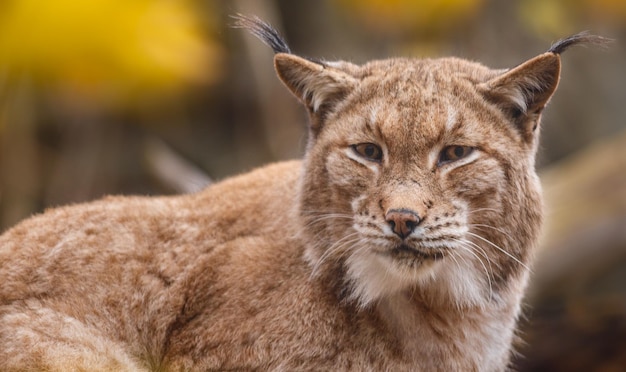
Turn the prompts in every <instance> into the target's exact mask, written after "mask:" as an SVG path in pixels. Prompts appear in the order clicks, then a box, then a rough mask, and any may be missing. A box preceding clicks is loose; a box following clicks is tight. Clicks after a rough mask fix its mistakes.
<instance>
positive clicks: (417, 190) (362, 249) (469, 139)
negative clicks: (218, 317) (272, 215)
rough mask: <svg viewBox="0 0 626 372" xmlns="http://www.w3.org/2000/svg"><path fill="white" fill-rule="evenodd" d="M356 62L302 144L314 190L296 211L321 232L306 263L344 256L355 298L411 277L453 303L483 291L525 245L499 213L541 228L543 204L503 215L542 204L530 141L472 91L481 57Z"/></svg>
mask: <svg viewBox="0 0 626 372" xmlns="http://www.w3.org/2000/svg"><path fill="white" fill-rule="evenodd" d="M362 71H363V72H361V74H362V75H363V76H365V77H364V78H362V79H361V80H360V81H359V83H358V85H357V86H356V87H355V88H354V90H353V91H351V92H349V93H347V95H346V97H345V98H344V99H343V100H342V101H341V102H340V103H338V104H337V108H336V110H335V111H334V112H332V113H329V114H328V117H327V119H326V120H325V121H324V123H323V125H322V127H321V128H320V130H319V132H318V133H316V134H315V133H314V136H315V138H314V140H313V143H312V145H311V148H310V149H309V151H310V156H309V158H308V161H307V175H306V177H307V181H306V182H305V185H307V184H308V183H309V182H312V183H313V184H314V185H313V186H312V187H310V188H309V187H307V186H305V188H306V191H305V192H304V195H309V194H310V195H314V197H315V198H317V200H318V201H317V202H313V201H312V200H311V201H309V200H308V199H307V198H306V197H305V198H304V199H303V205H302V212H303V214H304V215H305V216H307V219H308V221H309V226H310V227H311V228H312V230H314V231H315V234H314V235H315V236H316V240H317V241H319V240H320V237H327V238H326V239H325V242H324V244H323V246H324V247H323V248H322V249H320V250H319V251H316V252H311V254H310V257H311V261H312V263H313V265H315V266H316V267H318V268H319V267H321V266H323V265H325V264H327V263H328V262H336V261H340V262H343V265H344V266H345V269H346V271H347V276H348V278H349V281H350V285H351V286H352V292H351V297H353V298H354V299H356V300H358V301H360V302H361V304H362V305H367V304H368V303H370V302H372V301H375V300H377V299H380V298H381V297H384V296H389V295H392V294H394V293H397V292H399V291H402V290H411V291H415V290H417V289H416V288H421V289H425V288H428V289H429V291H428V293H430V294H431V295H432V294H434V293H435V292H436V294H437V295H436V297H437V298H439V299H446V301H451V302H453V303H455V304H457V305H458V304H477V303H482V302H483V301H490V300H491V297H492V296H493V287H494V286H496V285H498V283H497V282H498V281H499V280H501V279H502V278H503V277H505V276H507V275H517V273H520V272H522V271H524V270H525V268H524V266H525V263H524V262H527V261H528V250H529V249H530V248H531V247H529V246H528V245H527V242H517V241H511V239H510V238H509V236H512V235H515V234H517V230H518V229H519V228H520V226H516V225H515V224H514V223H511V224H509V223H503V222H507V221H508V219H510V218H511V217H513V218H515V219H516V220H517V221H523V223H524V225H525V228H528V229H530V230H532V231H533V234H536V230H537V229H538V224H539V216H538V215H537V213H538V212H534V215H532V216H522V215H521V214H520V215H518V216H511V215H509V216H505V214H506V213H510V211H511V210H512V209H516V208H512V205H511V202H512V201H515V202H516V203H521V204H522V205H524V206H525V207H527V208H529V209H531V210H533V211H539V210H540V209H541V205H540V203H541V202H540V197H539V192H540V190H539V186H538V183H537V182H536V177H535V175H534V172H533V161H534V155H533V154H534V147H535V146H534V141H530V142H526V140H525V139H524V138H523V136H522V135H520V133H519V132H518V131H517V129H516V128H515V124H514V123H512V122H510V120H508V119H507V118H506V116H505V114H504V113H503V112H502V111H500V110H498V108H497V107H495V106H494V105H493V104H491V103H489V102H488V101H486V100H485V98H484V96H483V95H482V93H480V92H479V88H477V81H476V80H472V79H476V78H477V76H476V75H477V74H476V71H478V72H480V73H482V74H483V76H482V78H483V79H487V78H489V77H492V76H493V75H494V74H493V73H490V72H489V71H488V70H486V69H484V68H483V67H482V66H478V65H474V64H471V63H468V62H464V61H460V60H445V59H444V60H435V61H430V60H429V61H411V60H394V61H383V62H374V63H371V64H369V65H366V66H364V67H362ZM470 71H473V72H474V76H471V75H469V72H470ZM357 76H358V75H357ZM513 170H516V172H522V173H523V174H522V177H516V176H514V175H513V176H512V175H511V173H512V172H513ZM522 190H523V193H524V196H523V197H522V199H523V201H522V200H521V199H520V198H519V195H517V194H519V193H520V192H522ZM322 195H323V196H324V198H323V199H322V200H324V202H323V203H322V202H319V197H320V196H322ZM516 199H517V201H516ZM517 209H519V208H517ZM316 246H317V247H321V246H322V244H316Z"/></svg>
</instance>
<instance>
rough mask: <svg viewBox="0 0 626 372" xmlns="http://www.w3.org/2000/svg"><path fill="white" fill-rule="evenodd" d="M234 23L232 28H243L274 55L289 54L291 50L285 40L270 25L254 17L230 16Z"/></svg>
mask: <svg viewBox="0 0 626 372" xmlns="http://www.w3.org/2000/svg"><path fill="white" fill-rule="evenodd" d="M231 17H232V18H233V19H234V20H235V22H234V23H233V25H232V27H235V28H244V29H246V30H248V31H250V33H251V34H253V35H254V36H256V37H258V38H259V39H260V40H261V41H262V42H263V43H264V44H265V45H267V46H269V47H270V48H272V50H273V51H274V53H276V54H278V53H287V54H291V50H290V49H289V46H288V45H287V42H286V41H285V39H283V37H282V36H280V34H279V33H278V31H276V30H275V29H274V28H273V27H272V26H271V25H269V24H268V23H266V22H264V21H263V20H261V19H260V18H259V17H256V16H250V17H249V16H245V15H243V14H237V15H234V16H231Z"/></svg>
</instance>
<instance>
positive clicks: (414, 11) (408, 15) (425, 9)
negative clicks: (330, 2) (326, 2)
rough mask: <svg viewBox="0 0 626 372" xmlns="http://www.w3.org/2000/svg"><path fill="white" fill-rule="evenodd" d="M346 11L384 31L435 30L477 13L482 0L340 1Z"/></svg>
mask: <svg viewBox="0 0 626 372" xmlns="http://www.w3.org/2000/svg"><path fill="white" fill-rule="evenodd" d="M337 1H338V4H339V5H341V6H342V7H343V8H344V9H345V11H346V12H347V13H349V14H353V15H355V16H357V17H359V18H362V19H363V20H364V21H365V23H367V24H368V25H370V26H372V27H374V28H376V29H377V30H379V31H384V32H390V33H393V32H403V31H407V30H409V31H418V32H423V33H431V32H436V31H439V30H442V29H445V28H450V27H453V26H455V25H456V23H457V22H459V21H461V20H463V19H467V18H469V17H471V16H472V15H474V14H475V13H476V11H477V10H478V9H479V8H480V5H482V3H483V0H337Z"/></svg>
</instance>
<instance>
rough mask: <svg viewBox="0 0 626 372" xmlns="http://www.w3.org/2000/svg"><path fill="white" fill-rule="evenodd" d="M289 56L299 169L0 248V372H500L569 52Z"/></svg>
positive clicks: (41, 220)
mask: <svg viewBox="0 0 626 372" xmlns="http://www.w3.org/2000/svg"><path fill="white" fill-rule="evenodd" d="M238 22H239V26H241V27H245V28H247V29H249V30H250V31H251V32H252V33H254V34H255V35H256V36H258V37H259V38H260V39H261V40H262V41H264V42H265V43H266V44H268V45H269V46H271V47H272V48H273V49H274V51H275V57H274V62H275V68H276V71H277V74H278V76H279V77H280V79H281V80H282V82H283V83H284V84H285V85H286V86H287V88H289V90H291V92H293V94H294V95H295V96H296V97H297V98H298V99H299V100H300V101H301V102H302V103H303V105H304V106H305V107H306V109H307V110H308V113H309V116H310V123H309V140H308V146H307V150H306V154H305V156H304V159H303V160H302V161H288V162H283V163H278V164H273V165H269V166H266V167H264V168H260V169H257V170H254V171H252V172H251V173H248V174H243V175H239V176H236V177H233V178H230V179H227V180H224V181H222V182H220V183H217V184H214V185H211V186H209V187H208V188H206V189H205V190H204V191H201V192H199V193H196V194H188V195H181V196H170V197H107V198H105V199H103V200H100V201H95V202H92V203H87V204H81V205H74V206H67V207H61V208H57V209H52V210H48V211H46V212H45V213H43V214H41V215H38V216H34V217H32V218H30V219H27V220H26V221H24V222H22V223H20V224H18V225H17V226H15V227H13V228H12V229H10V230H8V231H7V232H6V233H4V235H2V236H1V237H0V280H1V282H2V285H1V286H0V370H2V371H33V370H40V371H96V370H102V371H207V370H293V371H301V370H358V371H367V370H389V371H401V370H411V371H435V370H441V371H501V370H504V369H506V368H507V367H508V364H509V357H510V354H511V345H512V342H513V340H514V339H515V338H516V336H515V327H516V321H517V319H518V317H519V315H520V302H521V300H522V297H523V294H524V288H525V286H526V282H527V280H528V277H529V266H530V265H531V262H532V256H533V249H534V247H535V245H536V244H537V238H538V235H539V231H540V226H541V223H542V207H541V205H542V201H541V192H540V185H539V181H538V178H537V175H536V173H535V170H534V162H535V154H536V151H537V145H538V141H539V131H540V127H539V122H540V116H541V112H542V110H543V108H544V106H545V105H546V103H547V102H548V100H549V99H550V97H551V96H552V94H553V92H554V91H555V89H556V87H557V83H558V80H559V74H560V54H561V52H563V51H564V50H565V49H567V48H568V47H569V46H572V45H575V44H584V43H602V42H603V41H604V40H605V39H602V38H600V37H597V36H592V35H589V34H586V33H581V34H577V35H574V36H571V37H569V38H566V39H563V40H561V41H559V42H557V43H555V44H554V45H553V46H552V47H551V48H550V49H549V50H548V52H546V53H544V54H540V55H539V56H537V57H534V58H532V59H530V60H528V61H526V62H524V63H522V64H521V65H519V66H517V67H515V68H512V69H507V70H493V69H489V68H487V67H484V66H482V65H480V64H478V63H474V62H468V61H466V60H463V59H457V58H441V59H402V58H395V59H386V60H379V61H372V62H369V63H366V64H364V65H362V66H358V65H355V64H352V63H349V62H343V61H339V62H327V61H317V60H311V59H306V58H302V57H299V56H297V55H295V54H293V53H291V51H290V50H289V48H288V46H287V44H286V43H285V42H284V40H283V39H282V38H281V37H280V36H279V34H278V33H277V32H276V31H275V30H274V29H272V28H271V26H269V25H268V24H266V23H264V22H262V21H261V20H259V19H257V18H245V17H240V18H239V21H238Z"/></svg>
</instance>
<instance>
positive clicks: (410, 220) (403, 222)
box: [385, 209, 421, 239]
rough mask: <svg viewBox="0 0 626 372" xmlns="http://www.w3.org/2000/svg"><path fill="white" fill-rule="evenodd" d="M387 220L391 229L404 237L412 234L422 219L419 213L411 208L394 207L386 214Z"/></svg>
mask: <svg viewBox="0 0 626 372" xmlns="http://www.w3.org/2000/svg"><path fill="white" fill-rule="evenodd" d="M385 220H386V221H387V223H388V224H389V226H390V227H391V230H393V232H394V233H395V234H396V235H398V236H399V237H400V238H402V239H404V238H406V237H407V236H409V235H411V233H412V232H413V230H415V227H417V225H419V223H420V221H421V219H420V217H419V216H418V215H417V213H415V212H413V211H412V210H409V209H392V210H390V211H389V212H387V215H385Z"/></svg>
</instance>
